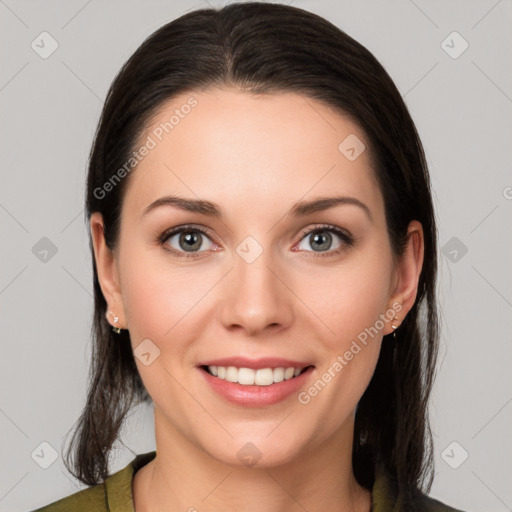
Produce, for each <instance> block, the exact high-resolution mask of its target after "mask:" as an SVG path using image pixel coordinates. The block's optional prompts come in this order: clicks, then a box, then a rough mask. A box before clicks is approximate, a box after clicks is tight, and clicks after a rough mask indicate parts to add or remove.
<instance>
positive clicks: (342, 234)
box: [157, 224, 354, 258]
mask: <svg viewBox="0 0 512 512" xmlns="http://www.w3.org/2000/svg"><path fill="white" fill-rule="evenodd" d="M186 231H190V232H199V233H201V234H203V235H205V236H207V237H208V238H210V239H211V235H210V233H209V231H207V230H206V229H204V228H201V227H199V226H196V225H193V224H185V225H183V226H179V227H176V228H171V229H168V230H167V231H164V232H163V233H162V234H161V235H160V236H159V237H158V238H157V242H158V243H159V244H160V245H161V246H164V245H165V244H166V242H167V240H169V238H171V236H173V235H176V234H179V233H182V232H186ZM324 231H329V232H333V233H335V234H336V235H337V236H338V237H339V238H340V239H341V241H342V242H343V244H344V246H343V245H342V246H341V247H339V248H338V249H331V250H330V251H322V252H314V251H306V252H312V253H313V257H314V258H317V257H320V258H325V257H329V256H335V255H338V254H341V253H342V252H344V251H346V250H347V249H348V248H350V247H352V246H353V245H354V237H353V236H352V235H350V234H349V233H348V232H347V231H345V230H343V229H340V228H338V227H337V226H333V225H332V224H324V225H322V226H317V227H315V228H313V229H310V230H305V231H303V232H302V233H301V235H300V240H299V241H302V239H303V238H305V237H307V236H308V235H311V234H313V233H322V232H324ZM165 250H166V251H169V252H170V253H172V254H173V255H175V256H177V257H183V258H197V257H201V256H202V255H201V253H202V252H204V251H198V252H196V253H193V252H192V253H189V254H187V253H186V252H184V251H177V250H176V249H174V248H173V247H169V246H167V247H165Z"/></svg>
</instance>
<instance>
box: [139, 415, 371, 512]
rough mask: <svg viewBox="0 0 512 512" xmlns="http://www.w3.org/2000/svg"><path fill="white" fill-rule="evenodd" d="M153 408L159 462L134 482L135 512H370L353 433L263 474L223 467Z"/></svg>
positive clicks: (349, 430)
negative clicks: (357, 470)
mask: <svg viewBox="0 0 512 512" xmlns="http://www.w3.org/2000/svg"><path fill="white" fill-rule="evenodd" d="M159 420H162V418H158V412H157V409H156V408H155V426H156V429H155V431H156V440H157V443H156V444H157V456H156V457H155V459H154V460H153V461H151V462H150V463H149V464H147V465H146V466H144V467H143V468H141V469H140V470H139V471H138V472H137V473H136V475H135V477H134V482H133V494H134V502H135V510H136V512H149V511H154V510H183V511H187V512H214V511H218V510H222V511H225V512H235V511H239V510H244V511H246V512H282V511H283V510H286V511H290V512H295V511H297V512H304V511H305V510H307V511H308V512H320V511H322V512H329V511H333V512H334V511H340V510H342V511H346V512H369V511H370V508H371V495H370V492H369V491H368V490H367V489H365V488H363V487H361V486H360V485H359V484H358V483H357V481H356V479H355V477H354V475H353V471H352V436H353V421H352V423H351V424H350V425H349V427H351V428H347V429H344V430H343V431H341V432H339V433H338V434H337V435H336V437H335V438H334V439H329V440H327V441H326V442H324V443H322V444H321V445H316V446H315V447H314V448H311V449H310V450H306V449H305V450H303V452H302V453H301V455H300V457H297V458H295V459H294V460H293V461H290V462H288V463H286V464H281V465H275V466H271V467H265V468H254V467H245V466H241V467H240V466H232V465H229V464H224V463H222V462H220V461H218V460H216V459H214V458H213V457H211V456H210V455H208V454H206V453H205V452H204V450H201V449H199V448H198V447H197V446H196V445H193V444H191V443H190V441H189V440H188V439H186V438H184V437H183V436H181V435H180V433H179V432H178V431H176V430H173V431H172V434H169V428H168V427H169V424H168V423H166V428H165V430H164V429H159V428H158V426H159V425H160V424H161V423H160V421H159Z"/></svg>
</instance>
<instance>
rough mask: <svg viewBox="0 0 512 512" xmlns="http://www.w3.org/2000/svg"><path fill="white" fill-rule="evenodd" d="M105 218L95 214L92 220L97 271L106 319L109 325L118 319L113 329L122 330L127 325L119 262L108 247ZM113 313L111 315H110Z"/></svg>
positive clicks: (91, 227) (92, 215) (92, 236)
mask: <svg viewBox="0 0 512 512" xmlns="http://www.w3.org/2000/svg"><path fill="white" fill-rule="evenodd" d="M103 226H104V224H103V217H102V215H101V213H99V212H94V213H92V214H91V218H90V230H91V238H92V243H93V247H94V259H95V262H96V271H97V273H98V281H99V283H100V287H101V291H102V293H103V297H104V298H105V301H106V302H107V311H106V312H105V315H106V318H107V320H108V321H109V323H111V322H113V321H114V320H113V319H114V318H116V320H117V321H116V322H115V324H113V327H115V328H120V327H121V326H123V325H125V320H124V309H123V302H122V296H121V289H120V286H119V278H118V269H117V261H116V258H115V255H114V252H113V251H112V250H111V249H110V248H109V247H108V246H107V244H106V241H105V235H104V232H103ZM108 312H111V313H112V314H111V315H108Z"/></svg>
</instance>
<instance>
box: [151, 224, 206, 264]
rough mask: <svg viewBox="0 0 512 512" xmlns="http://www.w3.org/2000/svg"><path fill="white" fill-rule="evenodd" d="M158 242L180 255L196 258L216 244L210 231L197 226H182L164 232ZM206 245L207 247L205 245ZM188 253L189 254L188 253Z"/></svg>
mask: <svg viewBox="0 0 512 512" xmlns="http://www.w3.org/2000/svg"><path fill="white" fill-rule="evenodd" d="M158 242H159V243H160V244H161V245H162V246H165V249H166V250H168V251H170V252H171V253H173V254H175V255H176V256H179V257H184V258H194V257H198V256H201V254H198V253H202V252H205V251H208V250H211V249H212V247H213V246H214V244H213V242H212V241H211V239H210V238H209V236H208V232H207V231H206V230H205V229H203V228H200V227H197V226H180V227H176V228H172V229H169V230H167V231H165V232H164V233H162V234H161V235H160V237H159V238H158ZM205 245H206V247H205ZM187 253H188V254H187Z"/></svg>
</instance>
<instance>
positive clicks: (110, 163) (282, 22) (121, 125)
mask: <svg viewBox="0 0 512 512" xmlns="http://www.w3.org/2000/svg"><path fill="white" fill-rule="evenodd" d="M227 86H229V87H236V88H238V89H240V90H242V91H245V92H247V93H251V94H272V93H280V92H296V93H301V94H303V95H306V96H307V97H309V98H312V99H315V100H318V101H321V102H323V103H324V104H326V105H328V106H329V107H330V108H332V109H334V110H335V111H337V112H339V113H342V114H343V115H348V116H350V118H351V119H353V120H355V121H356V122H357V123H358V124H359V126H361V127H362V129H363V130H364V132H365V134H366V136H367V137H368V141H369V143H370V147H371V155H372V163H373V165H374V168H375V173H376V177H377V179H378V183H379V186H380V189H381V192H382V195H383V198H384V204H385V215H386V222H387V229H388V233H389V238H390V241H391V246H392V251H393V255H394V256H395V257H398V256H400V254H401V253H402V251H403V248H404V244H405V242H406V232H407V227H408V224H409V222H410V221H411V220H414V219H415V220H418V221H419V222H421V224H422V226H423V230H424V242H425V252H424V264H423V268H422V272H421V275H420V279H419V288H418V295H417V298H416V302H415V304H414V306H413V308H412V309H411V310H410V312H409V313H408V315H407V316H406V317H405V319H404V320H403V322H402V324H401V325H400V327H399V329H398V330H397V331H396V341H395V342H393V339H392V337H391V335H388V336H385V337H384V340H383V343H382V348H381V352H380V356H379V360H378V364H377V368H376V370H375V373H374V375H373V378H372V380H371V382H370V384H369V386H368V388H367V389H366V391H365V393H364V394H363V396H362V398H361V400H360V402H359V404H358V408H357V412H356V418H355V433H354V444H353V468H354V474H355V476H356V478H357V480H358V481H359V482H360V484H361V485H363V486H365V487H366V488H368V489H371V486H372V483H373V480H374V477H375V468H376V465H377V464H379V465H381V466H382V467H383V468H384V469H385V471H386V472H387V474H388V475H389V477H390V479H391V480H390V481H392V482H394V484H395V485H396V488H397V490H398V491H400V492H402V493H403V495H404V496H405V497H406V499H408V497H410V496H413V495H414V494H415V493H417V492H418V490H424V491H428V490H429V489H430V487H431V485H432V478H433V475H432V472H433V457H432V434H431V431H430V426H429V420H428V407H427V406H428V399H429V395H430V391H431V387H432V382H433V379H434V372H435V362H436V357H437V351H438V330H439V320H438V316H437V305H436V293H435V288H436V272H437V241H436V237H437V232H436V223H435V215H434V209H433V204H432V197H431V191H430V181H429V180H430V178H429V175H428V169H427V164H426V160H425V155H424V151H423V148H422V144H421V141H420V139H419V136H418V134H417V131H416V128H415V125H414V123H413V121H412V119H411V117H410V115H409V112H408V110H407V107H406V105H405V103H404V101H403V100H402V98H401V96H400V93H399V92H398V90H397V88H396V86H395V85H394V83H393V81H392V80H391V78H390V77H389V75H388V74H387V72H386V71H385V70H384V68H383V67H382V65H381V64H379V62H378V61H377V60H376V59H375V57H374V56H373V55H372V54H371V53H370V52H369V51H368V50H367V49H366V48H365V47H364V46H362V45H361V44H359V43H358V42H357V41H355V40H354V39H352V38H351V37H350V36H348V35H347V34H345V33H344V32H343V31H342V30H340V29H339V28H337V27H336V26H334V25H333V24H331V23H330V22H328V21H326V20H325V19H323V18H321V17H319V16H317V15H315V14H312V13H310V12H307V11H305V10H302V9H299V8H295V7H291V6H286V5H281V4H273V3H272V4H270V3H259V2H249V3H234V4H230V5H227V6H226V7H224V8H222V9H220V10H215V9H201V10H196V11H193V12H189V13H187V14H185V15H183V16H181V17H180V18H178V19H176V20H174V21H172V22H170V23H168V24H166V25H164V26H163V27H161V28H160V29H159V30H157V31H156V32H154V33H153V34H152V35H151V36H150V37H148V38H147V39H146V40H145V41H144V42H143V43H142V45H141V46H140V47H139V48H138V49H137V51H136V52H135V53H134V54H133V55H132V56H131V57H130V59H129V60H128V61H127V62H126V63H125V64H124V65H123V67H122V69H121V70H120V72H119V73H118V75H117V76H116V78H115V79H114V81H113V83H112V85H111V87H110V89H109V91H108V94H107V98H106V101H105V105H104V108H103V111H102V114H101V119H100V121H99V125H98V128H97V131H96V135H95V140H94V144H93V147H92V149H91V153H90V159H89V173H88V178H87V197H86V221H87V222H89V219H90V215H91V213H92V212H100V213H101V214H102V216H103V220H104V235H105V239H106V242H107V244H108V246H109V247H110V248H111V249H112V248H114V247H116V244H117V239H118V233H119V223H120V212H121V206H122V202H123V191H124V190H125V189H126V186H127V183H129V176H127V177H126V178H124V179H123V180H121V181H120V182H119V183H118V184H117V185H116V186H115V187H113V188H111V190H109V192H108V193H106V194H103V193H102V194H99V193H98V190H100V189H101V190H105V189H104V184H105V183H107V182H108V181H109V180H111V179H112V177H113V176H114V174H115V173H116V171H118V169H120V168H121V167H122V166H123V164H125V163H126V162H127V161H128V160H129V158H130V156H131V153H132V151H133V150H134V148H135V147H136V144H137V142H138V139H139V137H140V136H141V134H142V133H143V132H144V130H145V128H147V123H148V121H149V120H151V119H152V116H154V115H155V113H156V112H157V111H158V109H159V108H160V107H161V106H162V105H163V103H164V102H167V101H168V100H169V99H171V98H173V97H174V96H176V95H177V94H179V93H183V92H186V91H194V90H196V91H198V90H206V89H208V88H211V87H227ZM90 248H91V254H92V259H93V272H94V307H95V309H94V325H93V333H92V334H93V355H92V362H91V368H90V384H89V389H88V396H87V403H86V405H85V407H84V410H83V412H82V415H81V417H80V418H79V420H78V422H77V423H78V424H77V428H76V430H75V432H74V435H73V439H72V441H71V443H70V446H69V449H68V451H67V455H66V457H67V462H66V466H67V467H68V470H70V472H71V473H72V474H73V475H74V476H75V477H76V478H78V479H79V480H80V481H82V482H83V483H85V484H88V485H94V484H96V483H99V482H100V481H102V480H104V479H105V478H106V477H107V476H108V475H109V470H108V466H109V463H108V462H109V453H110V452H111V450H112V446H113V444H114V442H115V441H116V440H117V438H118V436H119V432H120V429H121V427H122V425H123V422H124V420H125V418H126V415H127V413H128V412H129V411H130V409H131V408H132V407H133V406H134V405H137V404H139V403H141V402H151V398H150V396H149V395H148V393H147V392H146V389H145V387H144V385H143V383H142V381H141V378H140V376H139V373H138V371H137V367H136V365H135V362H134V356H133V353H132V348H131V344H130V338H129V333H128V332H127V331H122V333H121V334H120V335H116V334H113V333H112V331H111V328H110V325H109V323H108V322H107V320H106V319H105V312H106V302H105V299H104V297H103V294H102V292H101V289H100V285H99V282H98V276H97V272H96V264H95V261H94V252H93V246H92V241H91V240H90ZM71 452H73V455H74V460H73V463H70V462H69V461H70V454H71ZM429 472H430V474H428V473H429ZM427 476H428V482H426V487H425V480H426V478H427ZM408 510H413V508H410V509H408Z"/></svg>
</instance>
